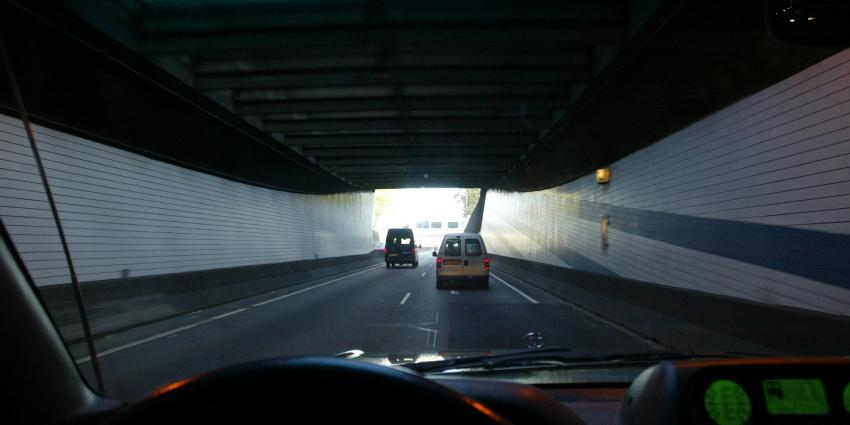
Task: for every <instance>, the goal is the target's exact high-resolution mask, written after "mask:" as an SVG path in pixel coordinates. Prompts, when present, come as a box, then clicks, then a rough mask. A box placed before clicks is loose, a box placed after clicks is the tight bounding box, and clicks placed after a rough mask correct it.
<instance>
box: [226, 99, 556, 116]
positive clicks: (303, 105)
mask: <svg viewBox="0 0 850 425" xmlns="http://www.w3.org/2000/svg"><path fill="white" fill-rule="evenodd" d="M567 104H568V101H567V100H566V99H564V98H562V97H559V96H555V95H549V94H547V95H541V96H510V95H498V94H497V95H490V96H481V95H479V96H469V97H462V96H441V97H426V96H417V97H374V98H365V99H350V98H328V99H320V100H312V99H307V100H305V99H301V100H262V99H257V100H239V99H238V98H237V99H235V105H234V108H235V112H236V113H238V114H251V115H256V114H269V113H310V112H345V111H410V110H418V111H424V110H452V109H454V110H478V109H487V110H497V109H498V110H508V111H518V112H521V111H524V110H533V109H559V108H565V107H566V106H567Z"/></svg>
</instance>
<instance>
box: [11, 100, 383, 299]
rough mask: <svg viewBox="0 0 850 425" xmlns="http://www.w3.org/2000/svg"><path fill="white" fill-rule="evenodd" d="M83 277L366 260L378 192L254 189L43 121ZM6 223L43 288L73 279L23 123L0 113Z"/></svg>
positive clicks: (47, 158)
mask: <svg viewBox="0 0 850 425" xmlns="http://www.w3.org/2000/svg"><path fill="white" fill-rule="evenodd" d="M34 132H35V137H36V140H37V142H38V145H39V148H40V152H41V156H42V160H43V161H44V165H45V167H46V169H47V175H48V177H49V179H50V183H51V188H52V190H53V193H54V196H55V199H56V201H57V204H58V208H59V212H60V217H61V219H62V223H63V226H64V228H65V232H66V235H67V237H68V241H69V245H70V249H71V253H72V258H73V259H74V264H75V267H76V269H77V272H78V275H79V276H80V280H82V281H92V280H101V279H112V278H117V277H121V276H122V274H129V276H140V275H151V274H162V273H174V272H185V271H193V270H202V269H211V268H222V267H233V266H243V265H251V264H263V263H276V262H284V261H293V260H302V259H311V258H321V257H333V256H341V255H352V254H363V253H366V252H369V250H370V232H371V228H372V194H371V193H346V194H334V195H305V194H297V193H289V192H283V191H276V190H270V189H266V188H261V187H256V186H251V185H247V184H243V183H239V182H235V181H231V180H228V179H225V178H221V177H216V176H212V175H208V174H204V173H201V172H197V171H193V170H189V169H185V168H181V167H178V166H175V165H171V164H167V163H164V162H160V161H156V160H153V159H150V158H147V157H144V156H140V155H137V154H133V153H130V152H126V151H122V150H119V149H116V148H113V147H110V146H106V145H103V144H100V143H96V142H93V141H90V140H86V139H82V138H80V137H76V136H72V135H69V134H65V133H62V132H59V131H55V130H52V129H49V128H45V127H42V126H38V125H36V126H34ZM0 218H2V220H3V223H4V224H5V226H6V228H7V229H8V231H9V233H10V234H11V237H12V239H13V241H14V242H15V245H16V247H17V249H18V250H19V252H20V253H21V255H22V256H23V258H24V261H25V262H26V264H27V267H28V269H29V271H30V273H31V274H32V276H33V278H34V279H35V281H36V283H37V284H38V285H51V284H59V283H65V282H68V272H67V268H66V266H65V261H64V257H63V254H62V250H61V246H60V244H59V237H58V234H57V232H56V229H55V226H54V224H53V220H52V218H51V214H50V209H49V206H48V204H47V200H46V197H45V195H44V191H43V189H42V185H41V180H40V178H39V176H38V171H37V169H36V167H35V162H34V160H33V158H32V153H31V150H30V146H29V141H28V140H27V138H26V133H25V132H24V128H23V126H22V124H21V121H20V120H19V119H16V118H12V117H9V116H5V115H0Z"/></svg>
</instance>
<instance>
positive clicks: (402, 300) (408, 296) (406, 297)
mask: <svg viewBox="0 0 850 425" xmlns="http://www.w3.org/2000/svg"><path fill="white" fill-rule="evenodd" d="M408 298H410V292H408V293H407V295H405V296H404V298H402V299H401V302H400V303H399V304H402V305H404V303H406V302H407V299H408Z"/></svg>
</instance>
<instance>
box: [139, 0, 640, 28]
mask: <svg viewBox="0 0 850 425" xmlns="http://www.w3.org/2000/svg"><path fill="white" fill-rule="evenodd" d="M627 7H628V3H627V2H623V1H621V0H579V1H571V2H538V3H536V4H535V6H534V7H529V6H528V5H526V4H524V3H522V2H507V1H499V0H488V1H473V2H464V3H460V2H456V1H450V0H441V1H429V2H422V3H418V2H380V3H376V2H371V1H367V0H361V1H319V0H312V1H309V2H301V3H298V2H286V3H268V2H264V3H260V4H250V3H245V4H241V3H238V2H235V3H229V4H228V3H216V2H204V3H203V7H197V5H195V4H193V3H179V2H175V3H155V4H148V5H147V7H146V8H145V9H143V14H142V15H141V16H140V17H139V20H138V31H139V32H140V33H143V34H155V33H175V32H210V31H217V32H222V31H231V32H233V31H263V30H267V29H274V28H281V27H288V28H293V27H294V28H299V27H309V26H324V27H337V26H347V25H363V24H372V23H376V22H377V23H381V24H385V25H417V24H419V25H421V24H431V23H434V22H440V23H453V24H469V23H474V22H480V21H503V22H505V21H509V22H514V23H517V24H520V23H569V22H587V21H595V22H607V21H612V20H613V21H617V20H623V19H625V16H626V13H627V9H626V8H627Z"/></svg>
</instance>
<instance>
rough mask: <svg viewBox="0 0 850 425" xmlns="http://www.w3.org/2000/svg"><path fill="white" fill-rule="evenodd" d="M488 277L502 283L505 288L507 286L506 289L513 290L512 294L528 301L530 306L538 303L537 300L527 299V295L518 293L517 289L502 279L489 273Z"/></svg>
mask: <svg viewBox="0 0 850 425" xmlns="http://www.w3.org/2000/svg"><path fill="white" fill-rule="evenodd" d="M490 276H492V277H493V279H496V280H498V281H499V282H502V283H503V284H504V285H505V286H507V287H508V288H511V289H513V290H514V292H516V293H517V294H520V295H522V297H523V298H525V299H527V300H528V301H530V302H531V303H532V304H539V303H538V302H537V300H535V299H534V298H531V297H529V296H528V294H526V293H525V292H522V291H520V290H519V289H516V288H515V287H514V286H513V285H511V284H510V283H508V282H505V281H504V280H503V279H501V278H499V277H498V276H496V275H494V274H493V273H490Z"/></svg>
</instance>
